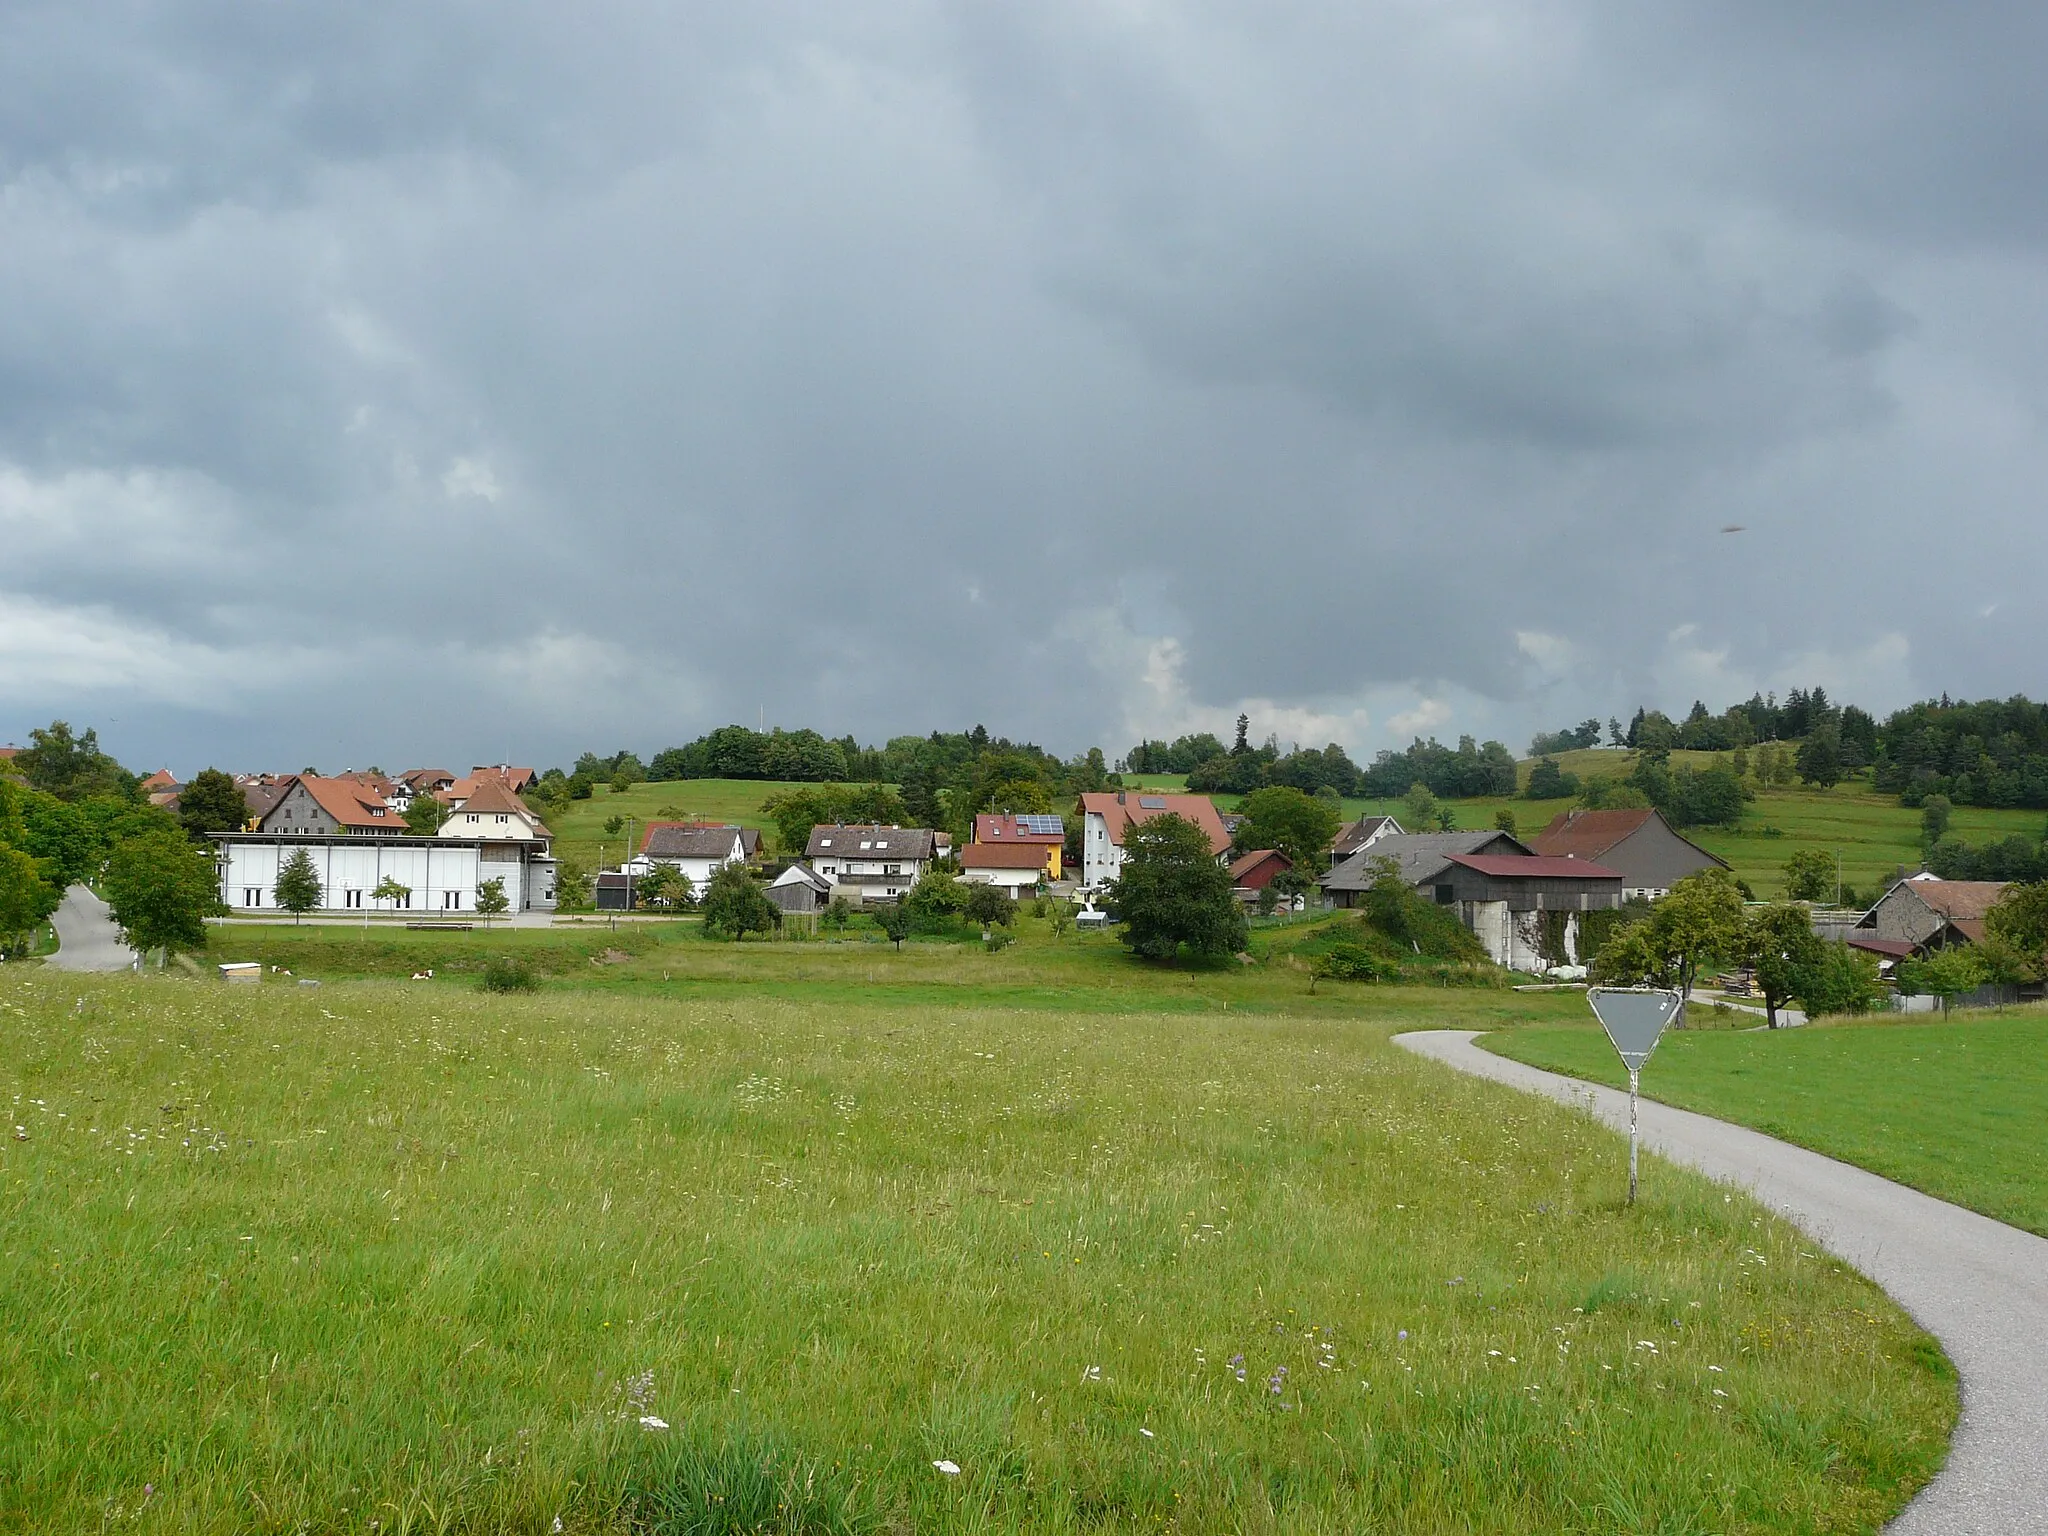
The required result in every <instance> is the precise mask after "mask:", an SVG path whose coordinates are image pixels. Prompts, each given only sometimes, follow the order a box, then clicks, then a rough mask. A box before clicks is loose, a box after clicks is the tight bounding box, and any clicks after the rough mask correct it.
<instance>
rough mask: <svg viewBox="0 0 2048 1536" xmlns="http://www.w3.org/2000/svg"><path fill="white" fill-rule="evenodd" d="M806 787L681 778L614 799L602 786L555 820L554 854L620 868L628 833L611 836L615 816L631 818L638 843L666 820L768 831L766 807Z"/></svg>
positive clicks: (584, 863) (762, 781)
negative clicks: (609, 824)
mask: <svg viewBox="0 0 2048 1536" xmlns="http://www.w3.org/2000/svg"><path fill="white" fill-rule="evenodd" d="M801 787H804V786H800V785H792V784H784V783H781V782H779V781H776V780H773V779H681V780H672V781H669V782H666V783H661V784H635V785H634V786H633V787H632V788H631V789H629V790H627V791H626V792H625V793H624V794H617V795H615V794H613V793H612V790H611V786H610V785H607V784H600V785H599V786H598V787H597V791H596V793H595V794H593V795H592V796H591V797H590V798H589V799H588V800H573V801H571V802H570V803H569V807H568V809H567V810H565V811H563V812H561V813H560V814H559V815H557V816H555V817H554V818H553V819H552V820H551V821H550V822H549V823H548V829H549V830H550V831H551V832H553V833H554V835H555V841H554V854H555V857H556V858H559V859H574V860H575V861H576V862H577V863H579V864H581V865H582V866H583V867H584V868H585V869H596V868H597V867H598V866H599V865H600V864H602V865H605V866H610V865H614V864H617V863H618V862H619V859H620V857H621V844H622V843H623V842H624V841H625V833H624V831H623V829H622V830H621V831H619V832H618V833H616V834H614V833H608V832H606V831H605V829H604V824H605V822H606V821H607V820H609V819H610V818H611V817H613V816H631V817H632V818H633V821H634V831H633V840H634V843H635V844H636V845H637V844H638V843H639V842H641V841H642V840H643V838H644V836H645V828H646V823H647V822H648V821H650V820H663V821H690V820H703V821H726V822H732V823H733V824H734V825H736V826H742V827H763V828H766V827H767V826H768V825H769V823H768V818H767V817H765V816H763V815H762V814H761V802H762V801H763V800H766V799H767V798H768V797H769V796H770V795H773V794H776V793H778V792H779V791H781V790H785V789H794V788H801Z"/></svg>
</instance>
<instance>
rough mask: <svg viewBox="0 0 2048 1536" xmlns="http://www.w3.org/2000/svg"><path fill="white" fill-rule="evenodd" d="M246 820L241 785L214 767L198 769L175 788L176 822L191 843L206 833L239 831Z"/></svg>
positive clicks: (246, 812)
mask: <svg viewBox="0 0 2048 1536" xmlns="http://www.w3.org/2000/svg"><path fill="white" fill-rule="evenodd" d="M248 820H249V802H248V799H247V798H246V797H245V796H244V795H243V794H242V786H241V785H239V784H237V783H236V782H235V781H234V778H233V777H232V776H231V775H229V774H226V773H223V772H221V770H220V769H218V768H202V769H201V770H200V771H199V772H198V773H195V774H194V775H192V782H191V783H190V784H187V785H186V786H185V787H184V788H183V789H181V790H179V791H178V824H179V825H180V826H182V827H183V828H184V829H185V832H186V835H187V836H189V837H191V838H192V839H193V841H195V842H203V841H204V840H205V838H206V835H207V834H208V833H209V832H239V831H240V830H241V829H242V827H243V825H244V824H245V823H246V822H247V821H248Z"/></svg>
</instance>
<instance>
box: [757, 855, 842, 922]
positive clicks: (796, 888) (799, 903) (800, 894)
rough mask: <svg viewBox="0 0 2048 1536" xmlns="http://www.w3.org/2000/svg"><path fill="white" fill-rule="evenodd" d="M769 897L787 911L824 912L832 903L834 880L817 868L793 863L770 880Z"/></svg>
mask: <svg viewBox="0 0 2048 1536" xmlns="http://www.w3.org/2000/svg"><path fill="white" fill-rule="evenodd" d="M768 899H769V900H770V901H772V902H774V903H775V905H776V906H778V907H780V908H781V909H782V910H783V911H785V912H796V913H804V912H822V911H823V910H824V909H825V908H826V907H828V906H830V905H831V904H832V882H831V881H829V880H827V879H826V878H825V877H824V876H823V875H821V874H819V873H817V871H815V870H810V869H806V868H804V866H803V865H801V864H792V865H790V866H789V868H787V869H785V870H784V871H783V872H782V873H781V874H779V875H777V876H776V877H775V879H774V880H773V881H772V882H770V884H769V886H768Z"/></svg>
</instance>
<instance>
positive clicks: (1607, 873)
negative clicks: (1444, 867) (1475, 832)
mask: <svg viewBox="0 0 2048 1536" xmlns="http://www.w3.org/2000/svg"><path fill="white" fill-rule="evenodd" d="M1444 857H1445V858H1447V859H1449V860H1450V861H1451V862H1452V863H1453V864H1462V865H1464V866H1465V867H1466V868H1467V869H1471V870H1477V871H1478V872H1479V873H1480V874H1482V875H1485V876H1487V877H1488V878H1490V879H1495V880H1619V879H1620V878H1621V871H1620V870H1618V869H1609V868H1608V867H1607V866H1606V865H1604V864H1595V863H1594V862H1593V861H1592V860H1591V859H1551V858H1544V857H1543V856H1541V855H1540V854H1539V855H1536V856H1534V857H1531V858H1526V859H1525V858H1522V857H1520V856H1519V855H1516V854H1498V853H1448V854H1445V855H1444Z"/></svg>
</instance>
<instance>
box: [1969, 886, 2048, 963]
mask: <svg viewBox="0 0 2048 1536" xmlns="http://www.w3.org/2000/svg"><path fill="white" fill-rule="evenodd" d="M1984 931H1985V932H1986V933H1988V934H1989V935H1990V936H1991V937H1992V938H1993V939H1996V940H1997V941H1998V942H1999V943H2000V944H2003V945H2004V946H2006V948H2008V949H2010V950H2011V951H2012V952H2013V954H2014V955H2015V956H2016V957H2017V959H2018V961H2019V964H2020V966H2021V968H2022V971H2023V973H2024V978H2025V979H2026V980H2029V981H2038V980H2040V979H2041V976H2042V973H2043V971H2044V970H2048V880H2036V881H2032V882H2029V883H2027V884H2023V885H2013V886H2010V887H2008V888H2007V890H2006V892H2005V894H2004V895H2003V896H2001V897H1999V898H1998V902H1997V904H1996V905H1994V906H1993V907H1992V908H1991V910H1990V911H1989V912H1986V913H1985V914H1984Z"/></svg>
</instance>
